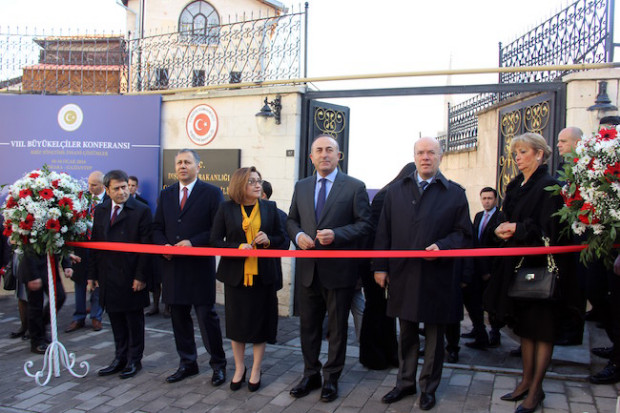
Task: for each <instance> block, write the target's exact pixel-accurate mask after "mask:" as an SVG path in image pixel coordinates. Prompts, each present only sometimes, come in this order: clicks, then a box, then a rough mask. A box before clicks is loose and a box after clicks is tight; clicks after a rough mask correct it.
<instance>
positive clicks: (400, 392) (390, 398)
mask: <svg viewBox="0 0 620 413" xmlns="http://www.w3.org/2000/svg"><path fill="white" fill-rule="evenodd" d="M412 394H416V388H415V386H413V387H407V388H405V389H399V388H398V387H394V388H393V389H392V390H390V392H389V393H388V394H386V395H385V396H383V397H382V398H381V401H382V402H383V403H386V404H391V403H396V402H397V401H399V400H400V399H402V398H403V397H405V396H411V395H412Z"/></svg>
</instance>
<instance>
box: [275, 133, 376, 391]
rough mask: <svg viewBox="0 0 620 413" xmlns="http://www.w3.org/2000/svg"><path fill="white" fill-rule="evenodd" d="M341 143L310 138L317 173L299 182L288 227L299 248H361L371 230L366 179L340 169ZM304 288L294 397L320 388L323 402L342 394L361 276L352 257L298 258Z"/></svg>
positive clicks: (325, 138)
mask: <svg viewBox="0 0 620 413" xmlns="http://www.w3.org/2000/svg"><path fill="white" fill-rule="evenodd" d="M339 155H340V152H339V146H338V143H337V142H336V140H335V139H333V138H332V137H331V136H327V135H322V136H319V137H317V138H316V139H315V140H314V142H313V143H312V150H311V154H310V159H311V160H312V163H313V164H314V167H315V168H316V171H317V174H316V175H315V176H310V177H308V178H305V179H302V180H300V181H299V182H297V184H296V185H295V192H294V193H293V200H292V201H291V208H290V211H289V214H288V220H287V231H288V234H289V236H290V237H291V240H293V241H294V242H295V245H296V246H297V247H298V248H301V249H303V250H307V249H324V250H339V249H343V250H350V249H357V248H358V246H359V245H360V243H361V241H362V240H363V239H364V238H365V237H366V236H368V234H369V233H370V231H371V224H370V204H369V202H368V193H367V192H366V186H365V185H364V183H363V182H361V181H359V180H357V179H355V178H352V177H350V176H348V175H346V174H345V173H343V172H340V171H338V169H337V166H338V160H339ZM297 267H298V269H299V274H300V280H301V284H302V285H301V287H300V294H299V300H300V305H299V309H300V337H301V350H302V355H303V358H304V373H303V378H302V379H301V381H300V382H299V383H298V384H297V385H296V386H295V387H293V389H292V390H291V392H290V394H291V396H293V397H296V398H298V397H304V396H306V395H307V394H308V393H309V392H310V391H312V390H314V389H318V388H319V387H321V367H322V369H323V379H324V381H323V389H322V391H321V401H324V402H331V401H333V400H335V399H336V398H337V397H338V378H339V377H340V373H341V372H342V369H343V368H344V361H345V356H346V347H347V329H348V318H349V311H350V309H351V300H352V298H353V294H354V292H355V285H356V283H357V279H358V277H359V270H358V265H357V263H356V262H355V260H353V259H347V258H326V259H306V258H304V259H298V260H297ZM326 311H327V315H328V320H329V322H328V327H327V328H328V335H329V339H328V343H329V347H328V354H327V361H326V362H325V365H322V364H321V362H320V361H319V353H320V350H321V338H322V323H323V319H324V318H325V312H326Z"/></svg>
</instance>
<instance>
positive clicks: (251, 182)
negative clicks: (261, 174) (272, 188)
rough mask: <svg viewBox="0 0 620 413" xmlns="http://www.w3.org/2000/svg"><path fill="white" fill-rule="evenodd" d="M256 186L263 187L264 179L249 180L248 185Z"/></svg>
mask: <svg viewBox="0 0 620 413" xmlns="http://www.w3.org/2000/svg"><path fill="white" fill-rule="evenodd" d="M256 184H259V185H262V184H263V180H262V179H248V185H250V186H254V185H256Z"/></svg>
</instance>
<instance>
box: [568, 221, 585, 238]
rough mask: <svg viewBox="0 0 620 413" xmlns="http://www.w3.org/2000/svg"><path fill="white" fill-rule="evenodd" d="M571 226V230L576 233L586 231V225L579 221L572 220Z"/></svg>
mask: <svg viewBox="0 0 620 413" xmlns="http://www.w3.org/2000/svg"><path fill="white" fill-rule="evenodd" d="M571 228H572V230H573V232H574V233H575V234H577V235H582V234H583V233H584V232H586V225H585V224H584V223H582V222H579V221H575V222H573V223H572V225H571Z"/></svg>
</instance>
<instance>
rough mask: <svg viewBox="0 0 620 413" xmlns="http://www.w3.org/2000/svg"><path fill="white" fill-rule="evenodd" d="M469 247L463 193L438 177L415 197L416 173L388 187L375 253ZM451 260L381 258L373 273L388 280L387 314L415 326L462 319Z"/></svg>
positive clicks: (456, 185)
mask: <svg viewBox="0 0 620 413" xmlns="http://www.w3.org/2000/svg"><path fill="white" fill-rule="evenodd" d="M432 244H437V246H438V247H439V249H442V250H445V249H455V248H465V247H468V246H470V245H471V221H470V220H469V207H468V204H467V198H466V197H465V190H464V189H463V188H462V187H461V186H459V185H458V184H456V183H454V182H452V181H449V180H448V179H446V178H445V177H444V176H443V175H442V174H441V173H438V174H437V176H436V177H435V179H434V180H433V182H432V183H431V184H430V185H429V186H428V187H427V189H426V190H425V191H424V194H423V195H422V194H420V189H419V187H418V184H417V179H416V175H415V173H414V174H412V175H410V176H408V177H406V178H404V179H403V180H401V181H398V182H395V183H393V184H392V185H390V187H389V189H388V191H387V194H386V196H385V202H384V205H383V210H382V212H381V218H380V220H379V225H378V227H377V235H376V238H375V249H377V250H424V249H425V248H426V247H428V246H429V245H432ZM453 264H454V260H452V259H449V258H444V259H437V260H433V261H428V260H424V259H416V258H391V259H386V258H380V259H376V260H375V261H374V270H375V271H386V272H387V273H388V277H389V298H388V307H387V314H388V315H389V316H391V317H400V318H402V319H404V320H408V321H414V322H427V323H432V324H447V323H454V322H457V321H459V320H460V319H461V318H462V314H463V305H462V299H461V287H460V285H459V283H460V278H461V277H460V274H455V272H454V269H453Z"/></svg>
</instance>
